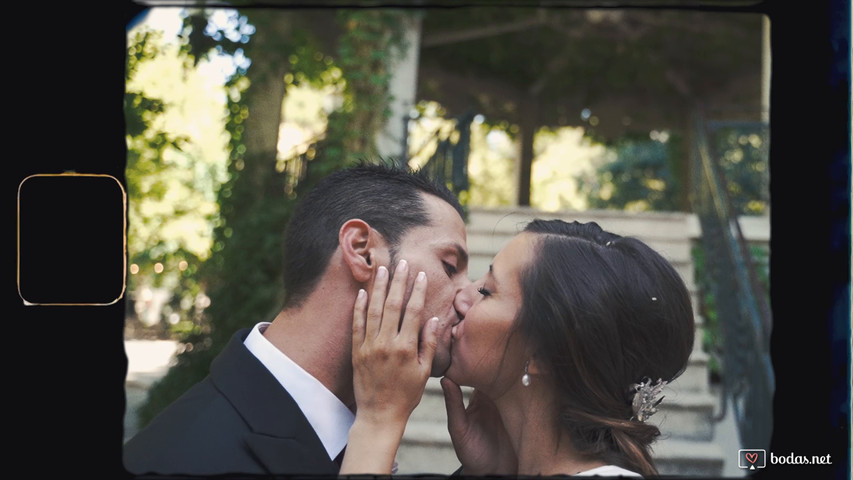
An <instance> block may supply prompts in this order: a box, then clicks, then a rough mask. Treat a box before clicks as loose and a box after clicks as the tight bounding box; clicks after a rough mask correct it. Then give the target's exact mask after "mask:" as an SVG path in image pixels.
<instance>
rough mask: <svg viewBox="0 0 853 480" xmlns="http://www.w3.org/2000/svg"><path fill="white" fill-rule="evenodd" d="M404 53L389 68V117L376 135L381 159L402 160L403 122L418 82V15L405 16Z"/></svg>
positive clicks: (404, 131)
mask: <svg viewBox="0 0 853 480" xmlns="http://www.w3.org/2000/svg"><path fill="white" fill-rule="evenodd" d="M405 18H406V20H407V24H408V25H407V28H406V51H405V52H403V53H402V54H401V55H400V57H398V59H397V61H396V62H395V63H394V64H393V66H392V67H391V84H390V86H389V93H390V94H391V97H392V99H391V104H390V105H389V106H390V110H391V117H390V118H388V121H387V122H386V123H385V127H384V128H383V129H382V130H381V131H380V132H379V133H378V134H377V137H376V148H377V150H378V152H379V155H381V156H382V158H386V159H387V158H393V159H394V160H396V161H402V159H403V158H406V157H407V156H408V155H406V152H405V151H404V150H403V149H404V141H405V139H406V135H407V134H408V130H407V128H406V125H407V123H406V121H405V119H407V118H408V117H409V112H410V111H411V109H412V108H413V107H414V105H415V96H416V94H417V82H418V62H419V60H420V50H421V17H420V15H419V14H415V15H407V16H406V17H405Z"/></svg>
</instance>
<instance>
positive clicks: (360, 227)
mask: <svg viewBox="0 0 853 480" xmlns="http://www.w3.org/2000/svg"><path fill="white" fill-rule="evenodd" d="M338 243H339V244H340V246H341V252H342V253H343V257H344V261H345V262H346V263H347V265H348V266H349V269H350V271H351V272H352V276H353V277H354V278H355V280H356V281H358V282H361V283H365V282H367V281H369V280H370V279H371V278H372V277H373V271H374V268H376V266H377V265H376V262H377V261H378V260H377V259H376V258H375V256H376V250H377V248H378V247H380V246H382V245H384V240H383V239H382V238H381V235H379V232H377V231H376V230H374V229H372V228H370V225H368V224H367V222H365V221H364V220H359V219H357V218H356V219H352V220H347V221H346V222H345V223H344V224H343V225H342V226H341V230H340V232H339V233H338Z"/></svg>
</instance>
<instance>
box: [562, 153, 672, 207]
mask: <svg viewBox="0 0 853 480" xmlns="http://www.w3.org/2000/svg"><path fill="white" fill-rule="evenodd" d="M673 145H674V143H670V142H669V141H667V142H663V141H660V140H650V139H645V140H643V139H631V138H628V139H625V140H622V141H620V142H618V143H617V144H616V146H615V147H614V148H613V149H612V153H613V154H612V155H611V156H610V158H607V159H605V160H604V161H603V162H602V165H600V166H599V167H598V169H597V170H596V171H595V172H594V173H593V174H591V175H585V176H584V177H582V178H581V179H579V181H578V184H579V190H580V191H581V192H582V193H583V194H584V195H585V196H586V198H587V202H588V206H589V207H590V208H594V209H600V208H609V209H619V210H633V211H653V210H660V211H676V210H678V204H677V202H678V198H677V195H678V192H679V186H678V181H677V178H676V176H675V175H674V174H673V172H672V168H671V167H670V165H671V164H672V162H671V161H670V158H671V155H672V154H671V151H672V149H673V147H672V146H673Z"/></svg>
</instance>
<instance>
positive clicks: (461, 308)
mask: <svg viewBox="0 0 853 480" xmlns="http://www.w3.org/2000/svg"><path fill="white" fill-rule="evenodd" d="M473 286H474V282H471V281H470V280H466V281H465V284H464V285H462V286H461V288H459V290H457V292H456V298H455V299H454V300H453V306H454V308H456V313H457V314H458V315H459V320H462V319H463V318H465V315H466V314H467V313H468V309H470V308H471V305H473V304H474V288H473Z"/></svg>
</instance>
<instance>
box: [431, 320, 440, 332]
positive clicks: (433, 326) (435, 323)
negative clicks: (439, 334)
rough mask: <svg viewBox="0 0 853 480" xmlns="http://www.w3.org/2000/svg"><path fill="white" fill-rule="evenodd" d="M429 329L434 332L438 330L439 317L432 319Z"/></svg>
mask: <svg viewBox="0 0 853 480" xmlns="http://www.w3.org/2000/svg"><path fill="white" fill-rule="evenodd" d="M429 328H431V329H432V331H433V332H435V331H437V330H438V317H432V318H430V319H429Z"/></svg>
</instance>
